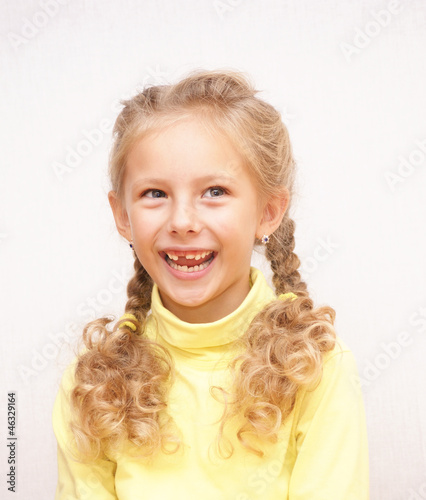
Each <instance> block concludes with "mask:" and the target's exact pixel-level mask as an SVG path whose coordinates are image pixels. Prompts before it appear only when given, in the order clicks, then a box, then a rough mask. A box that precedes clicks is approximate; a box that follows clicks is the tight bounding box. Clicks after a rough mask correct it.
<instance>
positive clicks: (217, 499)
mask: <svg viewBox="0 0 426 500" xmlns="http://www.w3.org/2000/svg"><path fill="white" fill-rule="evenodd" d="M251 285H252V286H251V289H250V292H249V294H248V295H247V297H246V298H245V300H244V301H243V303H242V304H241V305H240V306H239V307H238V308H237V309H236V310H235V311H234V312H233V313H231V314H230V315H228V316H226V317H225V318H222V319H220V320H218V321H215V322H213V323H206V324H204V323H202V324H190V323H185V322H183V321H181V320H180V319H179V318H177V317H176V316H174V315H173V314H172V313H171V312H170V311H168V310H167V309H165V308H164V306H163V305H162V303H161V298H160V295H159V292H158V289H157V287H156V286H154V289H153V292H152V309H151V311H152V313H151V315H150V317H149V319H148V322H147V328H146V335H147V336H148V337H149V338H151V339H152V340H156V341H157V342H158V343H160V344H162V345H164V346H165V347H167V349H168V350H169V352H170V353H171V355H172V357H173V361H174V365H175V372H176V378H175V381H174V383H173V385H172V386H171V388H170V392H169V395H168V407H167V411H168V414H169V415H170V416H171V417H172V419H173V422H174V424H175V432H177V433H178V435H179V436H180V438H181V440H182V442H183V446H182V447H181V449H180V451H178V452H177V453H175V454H169V455H167V454H163V453H160V454H159V455H156V456H155V457H153V458H152V459H150V460H147V459H141V458H135V457H134V456H133V455H131V454H130V453H128V452H126V450H123V452H122V453H121V454H119V455H117V456H114V457H109V458H105V459H104V460H99V461H98V462H97V463H95V464H83V463H78V462H76V461H74V460H73V459H72V458H71V456H70V454H69V452H68V446H69V444H70V443H71V444H72V442H73V436H72V434H71V433H70V431H69V426H68V421H69V420H68V419H69V399H68V394H69V391H70V389H71V388H72V386H73V377H74V375H73V368H74V364H72V365H70V367H69V368H68V369H67V371H66V373H65V374H64V377H63V380H62V384H61V388H60V390H59V392H58V396H57V399H56V403H55V407H54V413H53V424H54V430H55V434H56V437H57V440H58V467H59V477H58V488H57V492H56V500H59V499H60V500H68V499H75V498H81V499H83V498H87V499H91V500H92V499H93V500H98V499H99V500H100V499H105V500H106V499H120V500H142V499H144V500H168V499H173V500H184V499H185V500H188V499H194V500H195V499H197V500H198V499H202V500H221V499H229V500H231V499H232V500H252V499H253V500H254V499H266V500H268V499H274V500H275V499H276V500H278V499H282V500H284V499H287V500H368V498H369V493H368V492H369V486H368V445H367V435H366V425H365V414H364V406H363V401H362V395H361V392H360V390H359V384H358V383H357V382H358V381H359V378H358V372H357V368H356V364H355V360H354V357H353V355H352V353H351V351H350V350H349V349H348V347H347V346H346V345H345V344H344V343H343V342H342V340H341V339H338V342H337V344H336V347H335V349H334V350H333V351H330V352H329V353H327V354H326V355H325V357H324V369H323V377H322V380H321V382H320V383H319V384H318V386H317V387H316V388H315V390H313V391H310V392H308V391H300V393H299V394H298V396H297V398H296V403H295V406H294V409H293V411H292V413H291V414H290V416H289V417H288V418H287V419H286V421H285V422H284V424H283V425H282V427H281V429H280V432H279V437H278V441H277V442H276V443H269V442H262V441H260V440H256V446H258V447H259V448H261V449H262V451H263V452H264V456H263V457H262V458H261V457H259V456H257V455H254V454H253V453H250V452H249V451H247V450H246V449H245V448H243V447H242V446H241V445H240V443H239V442H238V440H237V438H236V437H235V430H236V429H237V428H238V422H234V423H232V422H231V423H230V425H229V427H227V426H226V427H225V440H224V444H226V443H227V442H230V443H232V445H233V447H234V454H233V455H232V457H231V458H229V459H223V458H221V456H220V455H219V454H218V453H217V448H216V446H215V442H216V440H215V438H216V436H217V432H218V423H217V422H218V420H219V419H220V417H221V415H222V412H223V403H221V402H220V401H217V400H216V399H214V398H213V397H212V395H211V393H210V388H211V387H212V386H219V387H224V388H229V384H230V376H229V372H228V370H227V365H228V363H229V361H230V360H231V359H232V358H233V357H234V356H235V355H236V353H237V347H236V346H237V343H236V342H235V340H236V339H237V338H238V337H239V336H240V335H242V333H243V332H244V331H245V330H246V328H247V326H248V325H249V324H250V322H251V320H252V319H253V317H254V316H255V315H256V314H257V312H258V311H259V310H260V309H261V308H262V307H263V306H264V305H265V304H266V303H268V302H269V301H271V300H273V299H274V298H275V295H274V293H273V291H272V290H271V289H270V287H269V286H268V285H267V283H266V281H265V279H264V277H263V275H262V273H261V272H260V271H258V270H257V269H254V268H252V270H251ZM217 394H218V395H219V393H217ZM227 440H229V441H227ZM129 449H130V448H128V449H127V450H129Z"/></svg>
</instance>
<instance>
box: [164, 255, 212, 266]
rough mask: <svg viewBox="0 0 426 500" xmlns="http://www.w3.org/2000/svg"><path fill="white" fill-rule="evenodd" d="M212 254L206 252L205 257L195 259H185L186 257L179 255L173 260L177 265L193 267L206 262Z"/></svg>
mask: <svg viewBox="0 0 426 500" xmlns="http://www.w3.org/2000/svg"><path fill="white" fill-rule="evenodd" d="M211 256H212V254H211V253H210V254H208V255H206V256H205V257H203V258H201V259H198V260H195V259H187V258H186V257H179V258H178V260H174V261H173V262H174V263H175V264H177V265H178V266H188V267H194V266H199V265H200V264H202V263H203V262H206V261H207V260H209V259H210V258H211Z"/></svg>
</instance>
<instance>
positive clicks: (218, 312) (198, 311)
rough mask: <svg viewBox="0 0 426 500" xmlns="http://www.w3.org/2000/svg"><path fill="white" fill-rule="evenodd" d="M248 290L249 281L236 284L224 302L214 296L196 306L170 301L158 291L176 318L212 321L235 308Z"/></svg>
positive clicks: (194, 321)
mask: <svg viewBox="0 0 426 500" xmlns="http://www.w3.org/2000/svg"><path fill="white" fill-rule="evenodd" d="M249 291H250V282H249V280H247V282H246V283H245V284H243V285H240V286H238V287H237V288H236V289H235V290H233V291H232V292H233V293H232V294H228V298H229V299H228V300H227V301H226V302H224V300H223V298H222V296H218V297H214V298H213V299H211V300H209V301H208V302H206V303H204V304H201V305H199V306H196V307H189V306H182V305H180V304H177V303H176V302H173V301H170V300H169V299H168V297H167V296H165V295H164V294H162V293H161V292H160V291H159V293H160V297H161V301H162V303H163V305H164V307H165V308H166V309H168V310H169V311H170V312H171V313H172V314H174V315H175V316H176V317H177V318H179V319H180V320H182V321H185V322H186V323H213V322H214V321H218V320H220V319H222V318H224V317H225V316H228V314H231V313H232V312H233V311H235V309H237V308H238V307H239V306H240V305H241V304H242V302H243V301H244V299H245V298H246V297H247V294H248V293H249Z"/></svg>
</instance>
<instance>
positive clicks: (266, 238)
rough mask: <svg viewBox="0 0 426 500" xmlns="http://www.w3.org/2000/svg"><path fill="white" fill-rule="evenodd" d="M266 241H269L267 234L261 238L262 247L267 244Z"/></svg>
mask: <svg viewBox="0 0 426 500" xmlns="http://www.w3.org/2000/svg"><path fill="white" fill-rule="evenodd" d="M268 241H269V236H268V235H267V234H264V235H263V236H262V239H261V242H262V243H263V244H264V245H266V244H267V243H268Z"/></svg>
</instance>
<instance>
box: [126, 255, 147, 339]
mask: <svg viewBox="0 0 426 500" xmlns="http://www.w3.org/2000/svg"><path fill="white" fill-rule="evenodd" d="M134 254H135V262H134V265H133V267H134V270H135V274H134V275H133V277H132V278H131V280H130V281H129V283H128V285H127V297H128V300H127V303H126V307H125V310H126V313H129V314H133V316H135V317H136V318H137V319H138V323H139V324H136V325H135V326H136V332H137V333H139V334H141V333H142V332H143V330H144V327H145V321H146V317H147V315H148V311H149V310H150V308H151V293H152V286H153V281H152V278H151V276H150V275H149V274H148V273H147V272H146V269H145V268H144V267H143V266H142V264H141V263H140V260H139V259H138V257H137V256H136V253H135V252H134ZM126 321H129V320H128V319H127V320H126Z"/></svg>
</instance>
